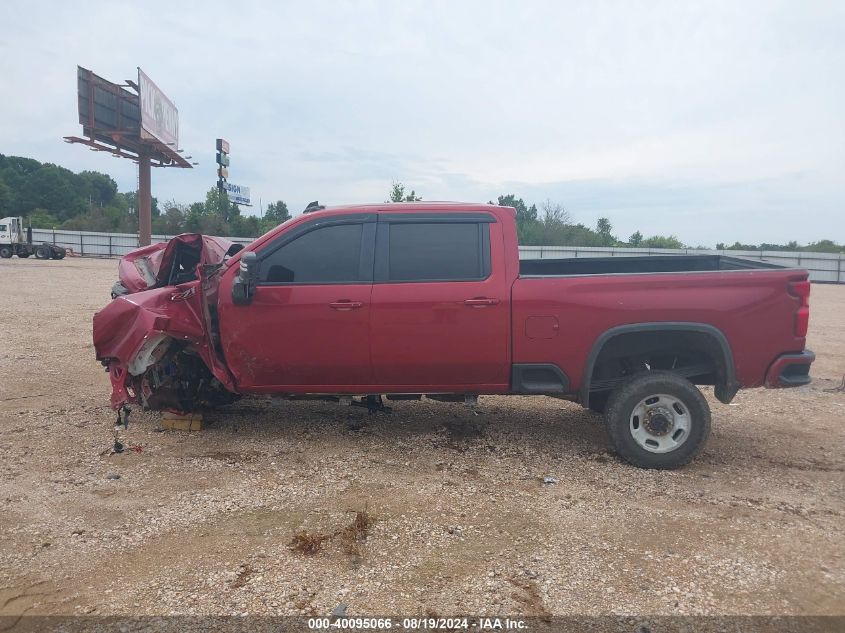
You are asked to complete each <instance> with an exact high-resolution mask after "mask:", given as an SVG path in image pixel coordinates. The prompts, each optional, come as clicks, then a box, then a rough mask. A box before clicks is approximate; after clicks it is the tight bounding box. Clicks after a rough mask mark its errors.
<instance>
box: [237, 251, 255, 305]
mask: <svg viewBox="0 0 845 633" xmlns="http://www.w3.org/2000/svg"><path fill="white" fill-rule="evenodd" d="M240 264H241V267H240V270H238V275H237V276H236V277H235V282H234V283H233V284H232V301H234V302H235V305H239V306H242V305H247V304H248V303H250V302H251V301H252V295H254V294H255V282H256V281H257V279H258V256H257V255H256V254H255V252H254V251H250V252H249V253H244V254H243V255H241V261H240Z"/></svg>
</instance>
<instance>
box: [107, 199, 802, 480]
mask: <svg viewBox="0 0 845 633" xmlns="http://www.w3.org/2000/svg"><path fill="white" fill-rule="evenodd" d="M239 248H240V246H239V245H232V244H230V243H228V242H226V241H225V240H221V239H219V238H208V237H205V236H199V235H195V234H187V235H182V236H179V237H177V238H174V240H171V242H169V243H167V244H162V245H156V246H154V247H147V249H141V250H139V251H136V252H134V253H132V254H130V255H128V256H127V257H126V258H124V261H123V262H121V265H120V277H121V281H120V283H119V284H117V286H116V287H117V291H114V290H113V296H115V298H114V299H113V300H112V302H111V303H109V304H108V305H107V306H106V307H105V308H103V309H102V310H101V311H100V312H98V313H97V314H96V315H95V317H94V345H95V349H96V356H97V359H98V360H100V361H101V362H102V363H103V364H104V366H105V367H106V368H107V371H108V372H109V374H110V377H111V382H112V387H113V393H112V398H111V404H112V406H113V407H114V408H115V409H117V408H120V407H123V406H125V405H128V404H139V405H142V406H143V407H145V408H150V409H170V410H176V411H192V410H196V409H200V408H203V407H208V406H215V405H218V404H223V403H226V402H230V401H232V400H234V399H235V398H237V397H239V396H240V395H243V394H276V395H283V396H291V397H295V396H299V397H305V396H315V395H316V396H326V397H334V398H338V399H341V400H345V401H347V402H348V401H349V400H350V398H358V397H360V398H362V402H364V403H368V404H370V405H371V406H378V404H376V403H379V404H380V403H381V397H382V396H386V397H387V398H388V399H416V398H419V397H421V396H423V395H426V396H430V397H433V398H435V399H450V398H451V399H459V400H464V399H465V400H466V401H467V402H474V401H475V398H476V397H477V396H478V395H483V394H522V395H525V394H529V395H530V394H536V395H546V396H553V397H556V398H563V399H567V400H572V401H574V402H578V403H580V404H581V405H583V406H584V407H589V408H590V409H593V410H595V411H598V412H603V413H604V417H605V423H606V426H607V430H608V435H609V438H610V441H611V443H612V445H613V447H614V448H615V450H616V451H617V452H618V453H619V454H620V455H621V456H622V457H623V458H625V459H626V460H628V461H629V462H631V463H633V464H634V465H637V466H641V467H653V468H674V467H677V466H680V465H683V464H686V463H687V462H689V461H690V460H691V459H692V458H693V457H694V456H695V454H696V453H697V452H698V451H699V450H700V449H701V447H702V446H703V444H704V442H705V440H706V438H707V435H708V433H709V429H710V408H709V406H708V403H707V400H706V399H705V398H704V397H703V395H702V394H701V392H700V391H699V390H698V388H697V387H696V385H713V386H714V393H715V396H716V398H717V399H718V400H720V401H721V402H724V403H728V402H730V401H731V399H732V398H733V397H734V396H735V394H736V393H737V391H738V390H739V389H741V388H752V387H762V386H765V387H770V388H774V387H795V386H799V385H803V384H806V383H808V382H809V381H810V378H809V368H810V364H811V363H812V362H813V360H814V355H813V353H812V352H810V351H808V350H806V349H805V336H806V334H807V327H808V319H809V307H808V306H809V303H808V298H809V293H810V283H809V281H808V273H807V271H805V270H798V269H788V268H782V267H778V266H775V265H772V264H768V263H765V262H758V261H749V260H743V259H738V258H731V257H724V256H720V255H704V256H701V255H694V256H656V257H607V258H574V259H555V260H546V259H540V260H524V261H520V259H519V249H518V245H517V230H516V218H515V212H514V210H513V209H511V208H509V207H500V206H495V205H484V204H481V205H477V204H457V203H425V202H417V203H392V204H391V203H388V204H376V205H363V206H345V207H335V208H321V209H319V210H317V211H314V212H310V213H305V214H303V215H301V216H298V217H296V218H294V219H292V220H289V221H288V222H285V223H284V224H282V225H280V226H278V227H277V228H275V229H274V230H272V231H270V232H269V233H267V234H266V235H264V236H262V237H260V238H258V239H257V240H255V241H254V242H253V243H251V244H250V245H248V246H247V247H245V248H243V249H242V250H238V249H239ZM121 289H122V290H121ZM356 402H357V400H356Z"/></svg>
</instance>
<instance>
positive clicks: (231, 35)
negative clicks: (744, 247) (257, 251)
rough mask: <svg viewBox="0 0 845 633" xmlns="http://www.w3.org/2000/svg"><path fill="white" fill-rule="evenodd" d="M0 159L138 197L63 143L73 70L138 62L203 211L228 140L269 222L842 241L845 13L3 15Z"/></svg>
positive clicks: (118, 171)
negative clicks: (535, 223) (370, 210)
mask: <svg viewBox="0 0 845 633" xmlns="http://www.w3.org/2000/svg"><path fill="white" fill-rule="evenodd" d="M4 9H5V11H4V13H5V15H6V18H7V27H4V28H3V29H2V32H0V70H2V77H3V86H4V87H3V90H2V98H0V152H1V153H4V154H16V155H22V156H30V157H33V158H36V159H38V160H41V161H49V162H54V163H57V164H59V165H62V166H64V167H68V168H70V169H73V170H74V171H80V170H83V169H94V170H98V171H104V172H107V173H109V174H111V175H112V176H113V177H114V178H115V180H116V181H117V183H118V186H119V187H120V189H121V190H130V189H134V188H135V187H136V184H135V183H136V177H137V172H136V166H135V165H134V164H133V163H132V162H130V161H127V160H124V159H116V158H112V157H110V156H109V155H108V154H104V153H95V152H90V151H88V150H87V149H86V148H85V147H83V146H80V145H67V144H65V143H63V142H62V136H66V135H71V134H80V133H81V127H80V126H79V125H78V123H77V112H76V65H77V64H79V65H81V66H83V67H85V68H89V69H91V70H93V71H94V72H95V73H97V74H99V75H101V76H103V77H105V78H106V79H109V80H112V81H122V80H124V79H127V78H134V77H137V71H136V67H137V66H140V67H141V68H142V69H143V70H144V71H145V72H146V73H147V74H148V75H149V76H150V77H151V78H152V79H153V80H154V81H155V82H156V83H157V84H158V85H159V86H160V87H161V89H162V90H163V91H164V92H165V93H166V94H168V96H169V97H170V98H171V99H172V100H173V101H174V102H175V103H176V105H177V107H178V108H179V118H180V145H181V146H182V147H183V148H185V149H186V151H187V152H188V153H190V154H192V155H193V157H194V160H196V161H198V162H199V163H200V164H199V165H198V166H197V167H195V168H194V169H193V170H179V169H164V170H154V171H153V195H155V196H157V197H158V198H159V199H160V200H167V199H175V200H177V201H179V202H192V201H195V200H200V199H204V196H205V192H206V191H207V190H208V188H209V187H211V186H213V185H214V183H215V178H216V176H215V164H214V139H215V138H216V137H218V136H222V137H224V138H226V139H228V140H229V142H230V143H231V159H232V164H231V168H230V181H231V182H234V183H237V184H241V185H247V186H249V187H250V188H251V192H252V197H253V200H254V202H255V203H256V207H254V208H253V209H252V210H251V211H250V212H255V213H257V212H258V206H257V205H258V202H259V199H260V200H261V201H263V204H264V205H265V206H266V205H267V203H268V202H270V201H274V200H277V199H282V200H285V201H286V202H287V203H288V205H289V206H290V207H291V210H292V211H299V210H301V209H302V208H303V207H304V205H305V204H306V203H307V202H309V201H311V200H319V201H320V202H321V203H324V204H342V203H357V202H373V201H375V202H381V201H383V200H385V199H386V196H387V192H388V190H389V188H390V184H391V181H393V180H400V181H402V182H404V183H405V184H406V185H407V186H408V187H409V188H413V189H415V190H416V191H417V193H418V194H420V195H422V196H423V198H424V199H426V200H465V201H475V202H486V201H488V200H491V199H495V197H496V196H498V195H499V194H504V193H515V194H517V195H518V196H520V197H523V198H525V200H526V201H527V202H529V203H531V202H536V203H538V204H539V203H540V202H542V201H543V200H545V199H546V198H550V199H551V200H553V201H556V202H560V203H562V204H564V205H565V206H566V208H567V209H568V210H569V211H570V213H571V214H572V215H573V217H574V218H575V220H576V221H579V222H583V223H584V224H588V225H594V224H595V221H596V219H597V218H599V217H601V216H606V217H608V218H609V219H610V221H611V222H612V224H613V227H614V233H616V234H618V235H619V236H620V237H622V238H623V239H624V238H627V236H628V235H630V234H631V233H632V232H633V231H635V230H637V229H639V230H640V231H642V232H643V233H644V234H646V235H652V234H657V233H659V234H675V235H677V236H678V237H679V238H680V239H681V240H682V241H684V242H685V243H688V244H692V245H696V244H705V245H714V244H715V243H716V242H719V241H731V242H732V241H734V240H737V239H738V240H740V241H743V242H754V243H757V242H763V241H766V242H786V241H788V240H792V239H796V240H799V241H801V242H808V241H813V240H819V239H824V238H830V239H834V240H837V241H840V242H842V241H845V123H844V122H843V121H845V2H842V1H839V2H811V1H806V0H802V1H798V0H792V1H787V2H776V1H774V0H768V1H752V0H743V1H741V2H736V1H732V2H724V3H722V2H715V1H713V0H708V1H706V2H700V3H699V2H693V1H690V0H683V1H681V2H678V1H671V2H658V1H650V2H592V1H591V2H587V1H583V2H560V1H558V2H548V3H546V2H533V1H530V0H523V1H521V2H516V1H513V2H502V3H499V2H491V1H490V0H481V1H463V2H462V1H451V2H442V3H435V2H408V1H405V0H402V1H400V0H395V1H393V2H360V3H353V2H348V3H345V2H326V3H323V2H313V1H311V2H250V1H246V2H222V3H216V2H209V1H204V2H195V3H190V2H167V3H164V2H162V3H156V2H144V3H142V2H133V3H130V2H108V3H105V2H103V3H99V2H81V1H78V0H75V1H74V2H61V3H60V2H49V3H48V2H37V1H33V0H25V1H17V0H12V1H11V2H9V1H8V0H7V1H6V2H4Z"/></svg>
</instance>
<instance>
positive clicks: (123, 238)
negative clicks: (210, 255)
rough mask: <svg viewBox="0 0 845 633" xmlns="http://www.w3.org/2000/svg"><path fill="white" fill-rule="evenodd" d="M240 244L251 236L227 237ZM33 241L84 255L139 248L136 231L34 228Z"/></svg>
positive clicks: (161, 237)
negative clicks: (111, 231) (48, 243)
mask: <svg viewBox="0 0 845 633" xmlns="http://www.w3.org/2000/svg"><path fill="white" fill-rule="evenodd" d="M172 237H173V236H172V235H153V236H152V242H153V244H158V243H159V242H166V241H167V240H169V239H170V238H172ZM226 239H227V240H231V241H233V242H238V243H239V244H249V243H250V242H252V240H253V238H251V237H227V238H226ZM32 241H33V242H34V243H38V242H51V243H53V244H56V245H58V246H64V247H65V248H72V249H73V252H74V254H76V255H82V256H84V257H123V256H124V255H126V254H127V253H128V252H129V251H132V250H135V249H136V248H138V235H137V234H135V233H92V232H89V231H65V230H63V229H55V230H51V229H32Z"/></svg>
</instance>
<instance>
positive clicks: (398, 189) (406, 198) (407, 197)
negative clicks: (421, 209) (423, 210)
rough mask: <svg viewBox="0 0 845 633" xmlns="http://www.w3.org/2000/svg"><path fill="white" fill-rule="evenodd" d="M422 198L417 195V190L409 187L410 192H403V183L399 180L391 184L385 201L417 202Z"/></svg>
mask: <svg viewBox="0 0 845 633" xmlns="http://www.w3.org/2000/svg"><path fill="white" fill-rule="evenodd" d="M420 200H422V198H421V197H420V196H418V195H417V192H416V191H414V190H413V189H411V193H408V194H406V193H405V185H403V184H402V183H401V182H396V181H394V182H393V185H392V186H391V188H390V198H389V199H388V200H387V202H419V201H420Z"/></svg>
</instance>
